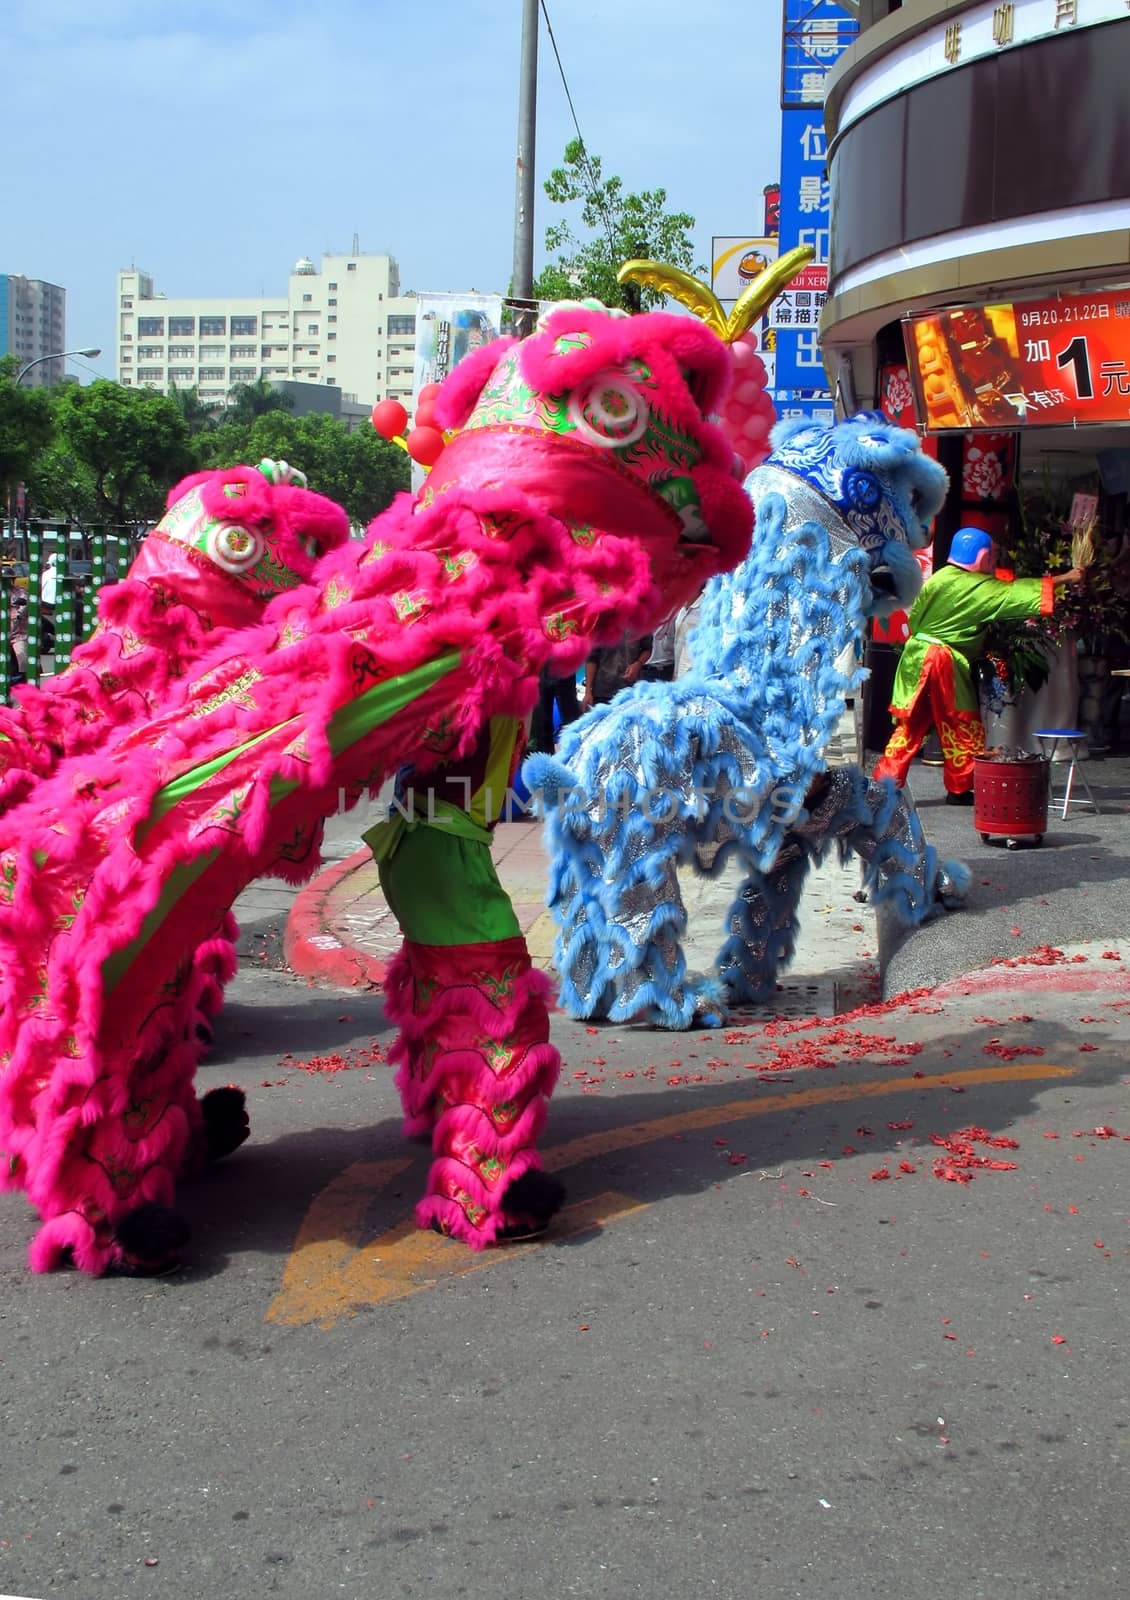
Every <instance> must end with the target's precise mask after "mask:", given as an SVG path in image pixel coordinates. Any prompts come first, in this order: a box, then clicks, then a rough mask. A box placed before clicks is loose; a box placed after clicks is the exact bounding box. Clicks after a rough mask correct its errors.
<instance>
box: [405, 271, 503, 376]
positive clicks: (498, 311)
mask: <svg viewBox="0 0 1130 1600" xmlns="http://www.w3.org/2000/svg"><path fill="white" fill-rule="evenodd" d="M501 325H502V296H501V295H498V294H421V295H418V296H417V299H416V366H415V373H414V379H415V381H414V384H413V392H414V393H415V394H419V392H420V390H421V389H422V388H423V387H424V385H425V384H427V383H442V382H443V380H444V378H446V377H447V374H448V373H449V372H450V371H451V369H452V367H455V366H458V364H459V362H460V361H462V359H463V357H464V356H465V355H469V354H470V352H471V351H472V350H477V349H478V348H479V346H480V345H484V344H490V342H491V340H492V339H497V338H498V336H499V332H500V330H501Z"/></svg>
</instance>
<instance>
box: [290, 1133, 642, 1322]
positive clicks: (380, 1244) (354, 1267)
mask: <svg viewBox="0 0 1130 1600" xmlns="http://www.w3.org/2000/svg"><path fill="white" fill-rule="evenodd" d="M366 1165H367V1163H365V1162H358V1163H356V1165H355V1166H352V1167H350V1168H349V1169H348V1171H347V1172H346V1173H343V1174H342V1176H343V1177H349V1176H350V1174H356V1173H357V1172H358V1169H359V1168H363V1167H365V1166H366ZM331 1187H332V1185H331ZM373 1193H374V1191H373V1190H372V1189H370V1190H369V1191H368V1193H367V1195H366V1204H368V1203H369V1202H371V1200H372V1198H373ZM328 1195H329V1190H326V1191H325V1193H324V1194H322V1195H319V1197H318V1199H317V1200H315V1202H314V1204H313V1206H311V1208H310V1211H309V1212H308V1213H307V1216H306V1220H305V1221H304V1222H303V1224H302V1228H301V1230H300V1232H299V1235H298V1239H297V1241H296V1243H295V1246H294V1250H293V1252H292V1254H291V1257H290V1260H289V1261H288V1262H287V1264H286V1271H285V1272H284V1273H283V1281H282V1287H281V1288H280V1290H279V1292H278V1294H277V1295H276V1296H275V1298H274V1300H272V1302H271V1305H270V1308H269V1309H268V1311H267V1315H266V1319H265V1320H266V1321H267V1322H278V1323H282V1324H283V1325H289V1326H296V1325H298V1324H302V1323H307V1322H317V1323H319V1324H320V1326H321V1327H322V1328H327V1329H328V1328H332V1327H333V1325H334V1323H335V1322H336V1321H337V1319H338V1318H339V1317H342V1316H348V1315H349V1314H350V1313H352V1312H354V1311H356V1310H357V1308H358V1306H375V1305H382V1304H384V1302H385V1301H388V1300H403V1299H404V1298H405V1296H406V1295H410V1294H418V1293H419V1291H420V1290H421V1289H434V1288H435V1286H436V1284H437V1283H440V1282H442V1280H443V1279H444V1278H461V1277H463V1276H465V1275H466V1274H467V1273H468V1272H481V1271H482V1269H483V1268H484V1267H497V1266H499V1265H501V1263H502V1262H503V1261H513V1260H514V1259H515V1257H516V1256H523V1255H527V1254H528V1253H529V1252H530V1251H531V1250H540V1249H541V1248H542V1244H541V1241H540V1240H533V1241H531V1243H529V1244H510V1245H506V1246H505V1248H500V1249H498V1250H468V1249H467V1248H466V1247H465V1246H464V1245H460V1244H457V1243H455V1241H454V1240H452V1239H443V1238H441V1237H440V1236H439V1234H436V1233H431V1232H427V1231H424V1232H422V1231H421V1230H420V1229H419V1228H417V1226H416V1223H415V1220H414V1219H413V1218H412V1217H409V1218H407V1219H406V1220H405V1221H404V1222H401V1223H399V1224H398V1225H397V1226H396V1227H395V1228H390V1229H389V1231H388V1232H387V1233H382V1234H381V1236H380V1238H379V1239H374V1240H373V1242H372V1244H369V1245H365V1246H364V1247H363V1248H361V1249H358V1248H357V1247H356V1246H355V1245H352V1244H340V1242H339V1241H337V1240H335V1241H333V1242H334V1243H335V1244H339V1245H340V1256H337V1257H335V1258H334V1259H332V1260H331V1259H330V1258H329V1257H328V1256H327V1253H326V1245H327V1241H326V1240H325V1239H323V1238H320V1237H319V1236H318V1235H319V1233H320V1231H321V1227H320V1225H321V1224H324V1223H325V1222H326V1221H327V1220H329V1215H330V1214H331V1211H332V1208H331V1207H330V1206H323V1205H322V1202H323V1201H324V1200H326V1198H327V1196H328ZM646 1210H647V1206H646V1205H644V1204H643V1203H642V1202H641V1201H639V1200H633V1199H631V1198H630V1196H628V1195H625V1194H616V1193H615V1192H614V1191H613V1190H609V1191H607V1192H606V1193H604V1194H598V1195H593V1197H592V1198H591V1199H590V1200H581V1201H578V1202H577V1204H576V1205H571V1206H566V1207H565V1209H564V1210H563V1211H562V1212H561V1213H560V1215H559V1216H558V1217H557V1218H556V1219H555V1220H554V1224H553V1237H554V1239H567V1238H569V1237H571V1236H572V1235H575V1234H579V1233H590V1232H592V1230H593V1229H595V1228H602V1227H606V1226H607V1225H608V1224H609V1223H610V1222H618V1221H620V1219H621V1218H622V1217H630V1216H632V1215H633V1213H634V1212H637V1211H646ZM319 1212H320V1215H319V1216H318V1219H317V1221H315V1220H314V1219H315V1213H319ZM311 1224H313V1226H312V1225H311Z"/></svg>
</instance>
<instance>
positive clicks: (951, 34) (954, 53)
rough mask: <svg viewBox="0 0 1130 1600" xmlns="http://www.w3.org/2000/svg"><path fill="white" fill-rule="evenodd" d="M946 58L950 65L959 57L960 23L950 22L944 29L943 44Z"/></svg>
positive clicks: (958, 59)
mask: <svg viewBox="0 0 1130 1600" xmlns="http://www.w3.org/2000/svg"><path fill="white" fill-rule="evenodd" d="M945 55H946V60H947V61H948V62H949V64H950V66H951V67H952V66H953V64H954V62H955V61H960V59H961V23H960V22H951V23H950V25H949V27H948V28H947V29H946V44H945Z"/></svg>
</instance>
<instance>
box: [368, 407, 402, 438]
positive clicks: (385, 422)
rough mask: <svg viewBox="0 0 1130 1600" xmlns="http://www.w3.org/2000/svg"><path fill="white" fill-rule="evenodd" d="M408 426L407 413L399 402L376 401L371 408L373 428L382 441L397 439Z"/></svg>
mask: <svg viewBox="0 0 1130 1600" xmlns="http://www.w3.org/2000/svg"><path fill="white" fill-rule="evenodd" d="M407 426H408V413H407V411H405V409H404V407H403V406H402V405H401V403H400V401H399V400H378V401H377V403H376V405H375V406H374V407H373V427H374V428H375V429H376V430H377V432H378V433H379V434H380V436H381V438H382V439H397V438H399V437H400V435H401V434H402V433H403V432H404V430H405V428H406V427H407Z"/></svg>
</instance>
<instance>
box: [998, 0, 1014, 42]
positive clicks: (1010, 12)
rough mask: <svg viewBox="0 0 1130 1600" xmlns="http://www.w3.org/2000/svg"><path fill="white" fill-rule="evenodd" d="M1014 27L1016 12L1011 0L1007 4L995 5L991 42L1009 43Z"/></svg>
mask: <svg viewBox="0 0 1130 1600" xmlns="http://www.w3.org/2000/svg"><path fill="white" fill-rule="evenodd" d="M1015 27H1016V12H1015V7H1014V6H1013V4H1012V0H1008V4H1007V5H1003V6H997V8H996V9H995V11H994V12H993V43H994V44H1000V45H1005V44H1011V43H1012V38H1013V32H1014V30H1015Z"/></svg>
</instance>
